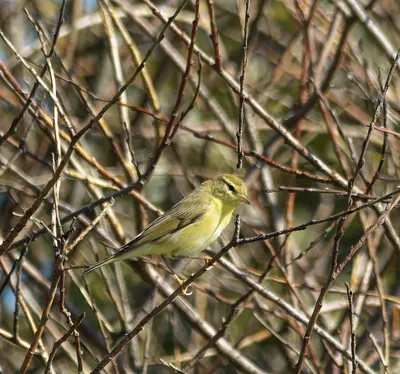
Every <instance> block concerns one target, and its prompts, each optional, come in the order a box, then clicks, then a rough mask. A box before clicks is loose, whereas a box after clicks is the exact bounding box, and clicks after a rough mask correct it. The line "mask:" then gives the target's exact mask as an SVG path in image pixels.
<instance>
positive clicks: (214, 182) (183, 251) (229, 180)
mask: <svg viewBox="0 0 400 374" xmlns="http://www.w3.org/2000/svg"><path fill="white" fill-rule="evenodd" d="M242 202H243V203H246V204H250V201H249V200H248V199H247V188H246V185H245V183H244V182H243V181H242V180H241V179H240V178H239V177H237V176H236V175H232V174H223V175H220V176H218V177H216V178H214V179H210V180H208V181H205V182H203V183H202V184H201V185H200V186H199V187H197V188H196V189H195V190H194V191H192V192H191V193H190V194H189V195H188V196H187V197H185V198H184V199H182V200H181V201H179V202H178V203H177V204H176V205H174V206H173V207H172V208H171V209H170V210H169V211H168V212H166V213H164V214H163V215H162V216H161V217H159V218H157V219H156V220H154V221H153V222H152V223H151V224H150V225H149V226H148V227H147V228H146V229H145V230H144V231H143V232H141V233H140V234H139V235H137V236H136V237H135V238H133V239H132V240H131V241H130V242H129V243H127V244H125V245H124V246H123V247H121V248H120V250H119V251H118V252H116V253H115V254H113V255H111V256H109V257H107V258H105V259H104V260H101V261H99V262H97V263H96V264H94V265H93V266H92V267H90V268H89V269H87V270H85V271H84V272H83V273H82V275H86V274H88V273H90V272H91V271H93V270H96V269H98V268H99V267H101V266H103V265H107V264H111V263H112V262H114V261H121V260H126V259H129V258H133V257H138V256H146V255H168V256H173V257H178V256H194V255H197V254H199V253H200V252H201V251H203V250H204V249H206V248H207V247H208V246H209V245H210V244H211V243H213V242H214V241H215V240H216V239H217V238H218V237H219V236H220V235H221V232H222V230H223V229H224V228H225V227H226V226H227V225H228V223H229V221H230V219H231V217H232V213H233V211H234V210H235V208H236V207H237V206H238V205H239V204H240V203H242Z"/></svg>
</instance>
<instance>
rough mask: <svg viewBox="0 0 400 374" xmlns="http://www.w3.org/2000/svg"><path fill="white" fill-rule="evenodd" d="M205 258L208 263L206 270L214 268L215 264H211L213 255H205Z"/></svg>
mask: <svg viewBox="0 0 400 374" xmlns="http://www.w3.org/2000/svg"><path fill="white" fill-rule="evenodd" d="M203 260H204V262H205V263H206V265H208V266H207V268H206V270H210V269H212V268H213V267H214V264H211V265H210V262H211V260H212V257H210V256H205V257H204V258H203Z"/></svg>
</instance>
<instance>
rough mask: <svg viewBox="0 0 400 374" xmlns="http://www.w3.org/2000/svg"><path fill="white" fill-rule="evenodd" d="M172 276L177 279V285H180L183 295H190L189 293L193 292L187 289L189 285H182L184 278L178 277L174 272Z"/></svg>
mask: <svg viewBox="0 0 400 374" xmlns="http://www.w3.org/2000/svg"><path fill="white" fill-rule="evenodd" d="M174 278H175V279H176V281H177V282H178V283H179V285H180V286H181V288H182V293H183V294H184V295H185V296H190V295H191V294H192V293H193V291H188V290H189V288H190V286H187V287H183V284H184V283H185V281H184V280H182V279H181V278H179V277H178V276H177V275H176V274H174Z"/></svg>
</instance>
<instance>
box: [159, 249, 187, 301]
mask: <svg viewBox="0 0 400 374" xmlns="http://www.w3.org/2000/svg"><path fill="white" fill-rule="evenodd" d="M161 258H162V259H163V261H164V264H165V266H166V267H167V268H168V270H169V272H170V273H171V275H172V276H173V277H174V278H175V280H176V281H177V282H178V284H179V285H180V286H182V284H183V283H185V281H184V280H183V279H181V278H179V276H178V274H176V273H175V271H174V269H172V268H171V266H170V264H169V263H168V260H167V258H166V257H165V256H161ZM188 289H189V287H185V288H183V290H182V292H183V294H184V295H186V296H189V295H191V294H192V291H188Z"/></svg>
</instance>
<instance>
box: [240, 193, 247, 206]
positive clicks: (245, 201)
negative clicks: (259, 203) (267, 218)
mask: <svg viewBox="0 0 400 374" xmlns="http://www.w3.org/2000/svg"><path fill="white" fill-rule="evenodd" d="M237 197H238V198H239V200H240V201H242V202H244V203H245V204H247V205H250V201H249V199H248V198H247V197H246V196H245V195H242V194H240V193H239V194H238V195H237Z"/></svg>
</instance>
